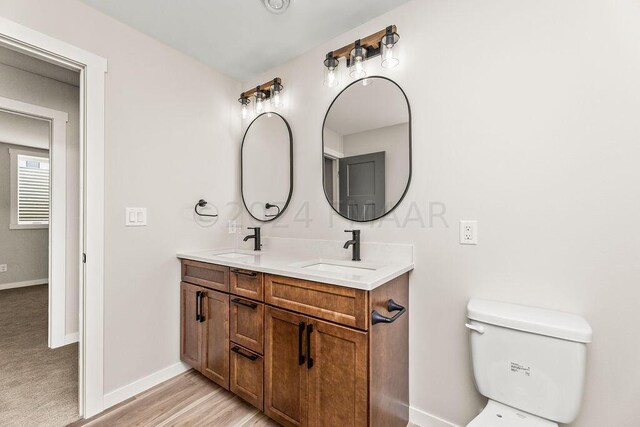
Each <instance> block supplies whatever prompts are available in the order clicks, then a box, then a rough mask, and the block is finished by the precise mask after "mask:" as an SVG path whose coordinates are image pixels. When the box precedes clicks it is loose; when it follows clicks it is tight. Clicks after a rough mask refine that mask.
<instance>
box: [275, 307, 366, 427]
mask: <svg viewBox="0 0 640 427" xmlns="http://www.w3.org/2000/svg"><path fill="white" fill-rule="evenodd" d="M265 328H266V342H265V365H266V366H265V413H266V414H267V415H268V416H269V417H271V418H273V419H274V420H276V421H278V422H279V423H280V424H282V425H285V426H306V425H308V426H337V425H340V426H366V425H367V421H368V399H367V396H368V390H367V387H368V378H367V374H368V360H367V334H366V333H365V332H362V331H358V330H355V329H351V328H346V327H344V326H339V325H334V324H331V323H329V322H325V321H322V320H316V319H312V318H310V317H307V316H301V315H297V314H293V313H289V312H287V311H284V310H280V309H277V308H273V307H267V308H266V325H265Z"/></svg>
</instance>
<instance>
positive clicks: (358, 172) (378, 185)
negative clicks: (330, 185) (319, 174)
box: [339, 151, 385, 221]
mask: <svg viewBox="0 0 640 427" xmlns="http://www.w3.org/2000/svg"><path fill="white" fill-rule="evenodd" d="M384 153H385V152H384V151H381V152H379V153H371V154H363V155H360V156H352V157H343V158H342V159H340V161H339V169H340V213H341V214H342V215H344V216H346V217H347V218H349V219H352V220H356V221H367V220H371V219H374V218H378V217H379V216H382V215H383V214H384V212H385V210H384V203H385V195H384Z"/></svg>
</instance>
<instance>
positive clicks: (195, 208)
mask: <svg viewBox="0 0 640 427" xmlns="http://www.w3.org/2000/svg"><path fill="white" fill-rule="evenodd" d="M205 206H207V201H206V200H205V199H200V200H198V203H196V205H195V206H194V207H193V210H194V211H195V212H196V214H198V216H209V217H213V218H215V217H217V216H218V215H217V214H216V215H211V214H203V213H200V212H198V207H201V208H204V207H205Z"/></svg>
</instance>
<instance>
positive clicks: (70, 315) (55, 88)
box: [0, 64, 80, 335]
mask: <svg viewBox="0 0 640 427" xmlns="http://www.w3.org/2000/svg"><path fill="white" fill-rule="evenodd" d="M0 96H3V97H5V98H11V99H16V100H18V101H21V102H26V103H28V104H34V105H39V106H41V107H46V108H50V109H52V110H58V111H64V112H65V113H67V114H68V120H69V121H68V122H67V147H66V155H67V159H66V164H67V176H66V180H67V200H66V212H67V221H66V224H67V225H66V234H65V237H66V239H67V245H66V247H67V249H66V252H67V253H66V264H67V265H66V289H65V299H66V300H65V332H66V334H67V335H72V334H75V333H77V332H78V316H79V314H78V313H79V311H78V309H79V277H78V267H77V260H78V258H79V253H80V249H79V239H80V237H79V234H78V221H79V209H80V208H79V204H78V203H79V196H78V194H79V191H80V190H79V176H80V167H79V164H80V163H79V162H80V158H79V155H80V153H79V148H80V129H79V126H80V125H79V123H80V119H79V114H80V93H79V89H78V88H77V87H76V86H72V85H69V84H66V83H62V82H59V81H57V80H53V79H50V78H46V77H43V76H40V75H37V74H33V73H30V72H27V71H23V70H20V69H17V68H13V67H10V66H7V65H4V64H0ZM31 121H35V120H33V119H31ZM7 122H12V125H10V126H7V127H5V128H4V130H3V131H0V133H2V134H3V135H5V136H6V137H7V138H16V139H15V141H20V142H22V143H24V144H33V145H34V146H43V142H42V138H40V139H39V140H38V141H36V140H35V138H37V137H38V136H42V132H43V128H42V124H41V123H44V122H40V123H38V124H35V125H33V124H32V125H31V128H30V130H28V129H29V127H26V128H25V126H24V122H23V121H21V120H19V119H16V118H15V117H13V118H12V119H11V120H5V121H3V122H0V125H3V124H8V123H7ZM48 128H49V124H48V123H45V128H44V130H45V131H46V134H45V135H46V141H47V143H46V146H47V147H48V146H49V129H48ZM12 141H13V140H12ZM47 248H48V243H47ZM46 277H47V274H45V276H43V277H38V279H41V278H46Z"/></svg>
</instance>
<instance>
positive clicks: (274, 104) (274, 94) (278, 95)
mask: <svg viewBox="0 0 640 427" xmlns="http://www.w3.org/2000/svg"><path fill="white" fill-rule="evenodd" d="M282 89H284V87H283V86H282V84H281V83H280V79H274V80H273V83H272V84H271V88H270V89H269V94H270V96H269V98H270V102H271V109H272V110H273V111H275V110H279V109H280V108H282V107H283V103H282Z"/></svg>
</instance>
